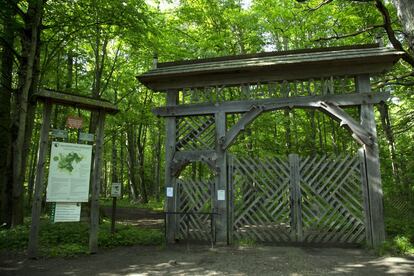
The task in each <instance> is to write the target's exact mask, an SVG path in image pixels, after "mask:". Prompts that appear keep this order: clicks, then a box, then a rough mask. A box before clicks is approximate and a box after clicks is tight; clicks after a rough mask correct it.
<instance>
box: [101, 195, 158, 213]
mask: <svg viewBox="0 0 414 276" xmlns="http://www.w3.org/2000/svg"><path fill="white" fill-rule="evenodd" d="M99 204H100V205H101V206H106V207H111V206H112V198H101V199H100V201H99ZM116 207H120V208H140V209H150V210H154V211H162V210H163V208H164V201H156V200H153V199H150V200H149V202H148V203H146V204H144V203H140V202H135V201H133V200H130V199H128V198H118V199H117V200H116Z"/></svg>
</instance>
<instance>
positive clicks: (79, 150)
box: [46, 142, 92, 202]
mask: <svg viewBox="0 0 414 276" xmlns="http://www.w3.org/2000/svg"><path fill="white" fill-rule="evenodd" d="M91 158H92V146H91V145H82V144H71V143H61V142H52V150H51V154H50V167H49V178H48V185H47V193H46V201H48V202H87V201H88V198H89V179H90V173H91Z"/></svg>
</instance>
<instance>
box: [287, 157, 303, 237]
mask: <svg viewBox="0 0 414 276" xmlns="http://www.w3.org/2000/svg"><path fill="white" fill-rule="evenodd" d="M289 166H290V189H291V190H290V191H291V198H292V201H293V202H292V207H293V208H292V210H291V212H292V227H293V228H294V229H295V231H296V233H295V234H296V237H295V240H296V241H298V242H301V241H302V240H303V230H302V206H301V199H302V196H301V190H300V171H299V156H298V155H297V154H289Z"/></svg>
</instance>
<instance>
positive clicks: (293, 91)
mask: <svg viewBox="0 0 414 276" xmlns="http://www.w3.org/2000/svg"><path fill="white" fill-rule="evenodd" d="M402 54H403V53H402V52H399V51H396V50H394V49H390V48H384V47H378V45H359V46H351V47H333V48H322V49H321V48H319V49H305V50H295V51H285V52H272V53H261V54H253V55H241V56H230V57H219V58H210V59H199V60H189V61H179V62H168V63H161V64H158V68H155V69H152V70H150V71H148V72H146V73H144V74H142V75H140V76H138V80H139V81H141V82H142V83H143V84H144V85H146V86H147V87H148V88H150V89H152V90H154V91H158V92H166V106H163V107H158V108H155V109H154V110H153V113H154V114H155V115H157V116H162V117H164V118H165V120H166V147H165V149H166V157H165V160H166V165H165V168H166V170H165V182H166V183H165V185H166V187H167V188H168V190H169V191H170V192H169V193H168V195H167V198H166V211H167V213H166V216H167V219H166V235H167V241H168V242H174V241H175V240H176V239H179V238H180V237H182V236H183V235H184V234H183V231H184V232H187V233H193V234H194V235H197V234H198V233H200V232H202V231H203V227H204V226H205V225H206V224H207V223H206V221H205V220H203V219H197V218H196V217H195V215H196V214H195V213H196V212H195V211H197V210H198V209H197V208H199V209H200V206H202V202H208V200H209V197H211V200H212V202H213V203H212V204H211V208H212V211H211V214H212V215H214V216H215V217H214V222H213V221H211V225H212V227H211V229H212V230H211V231H214V233H213V234H212V237H214V239H215V241H216V242H220V243H231V242H232V240H233V237H237V234H235V232H237V229H238V228H239V229H243V230H242V232H243V231H244V232H246V231H252V232H251V233H250V234H251V235H252V236H255V237H257V238H258V239H259V240H265V239H266V236H267V237H270V236H272V235H273V234H274V233H273V232H272V233H270V232H266V231H273V230H269V229H270V228H269V227H273V226H274V227H276V228H275V229H276V230H274V231H276V232H277V231H278V230H277V229H279V230H280V227H284V226H286V224H289V222H286V221H285V222H283V223H281V224H277V223H278V222H277V221H272V220H269V221H264V219H268V218H272V217H274V216H275V214H276V213H277V212H278V210H269V209H266V208H265V209H260V208H261V206H260V203H259V202H261V201H260V199H261V197H260V195H257V196H256V197H253V199H254V200H253V201H252V202H251V203H250V205H249V206H247V205H246V206H242V208H241V210H243V212H244V213H246V212H251V213H249V215H248V216H247V217H244V221H243V222H242V223H241V222H240V220H236V219H234V208H235V207H234V206H235V204H234V201H233V200H234V198H233V197H232V195H234V189H233V187H234V186H233V184H232V181H233V180H234V179H233V178H232V173H233V169H234V170H238V169H240V167H233V169H232V164H230V163H228V162H229V161H228V160H232V157H231V155H229V152H228V150H229V148H230V147H231V145H232V144H233V143H234V142H235V140H236V138H237V137H238V135H239V134H240V133H241V132H243V131H244V129H246V127H247V126H248V125H249V124H250V123H251V122H253V121H254V120H255V119H256V118H257V117H258V116H260V115H261V114H262V113H264V112H268V111H274V110H279V109H285V110H287V111H288V112H289V110H291V109H294V108H301V109H303V108H310V109H317V110H320V111H322V112H324V113H325V114H327V115H328V116H330V117H331V118H333V119H334V120H336V121H338V122H339V123H340V125H341V126H343V127H345V128H346V129H348V130H349V131H350V134H351V135H352V137H353V138H354V139H355V141H356V142H357V143H359V144H360V145H361V149H360V158H361V164H360V165H358V164H357V163H352V162H354V161H350V163H349V164H351V163H352V164H354V165H352V166H353V168H354V169H356V170H355V171H354V173H355V172H357V174H356V175H357V176H354V177H356V179H358V178H359V180H360V182H359V184H360V185H359V184H358V183H357V182H355V181H354V179H352V180H351V182H353V185H354V186H355V187H357V188H358V187H359V188H360V190H361V189H362V191H361V193H362V194H361V195H360V197H359V199H356V198H357V197H353V199H352V200H353V201H352V203H349V202H348V203H344V205H343V206H347V205H352V206H353V207H355V206H356V209H358V208H360V209H361V210H360V211H361V214H360V217H358V216H354V215H353V214H351V213H349V212H348V211H347V210H345V209H346V208H348V207H346V208H345V207H344V208H345V209H344V211H343V213H340V214H339V213H338V214H334V213H335V212H337V211H338V210H337V209H335V210H333V209H332V210H330V209H329V208H330V207H329V208H328V207H327V208H328V209H326V210H325V212H326V214H328V213H329V214H331V213H332V216H334V217H335V218H336V217H343V216H344V213H347V218H346V219H344V221H343V222H342V225H335V223H337V221H329V223H328V224H326V225H324V226H323V227H325V229H323V230H321V232H320V233H318V235H319V236H320V237H322V238H321V239H320V240H321V241H322V242H323V241H325V240H329V239H331V238H332V237H336V241H338V242H339V243H341V242H344V241H349V242H352V241H354V242H355V241H356V242H361V239H366V242H367V243H368V244H369V245H371V246H373V247H378V246H380V245H381V243H382V242H383V241H384V239H385V230H384V220H383V203H382V188H381V174H380V164H379V151H378V142H377V133H376V123H375V115H374V105H375V104H378V103H381V102H385V101H387V100H388V98H389V97H390V94H389V93H385V92H381V93H379V92H372V91H371V85H370V77H371V76H372V75H374V74H378V73H382V72H384V71H386V70H389V69H390V68H391V67H392V66H393V64H394V63H395V62H397V61H398V59H399V58H400V57H401V55H402ZM348 107H358V108H359V110H360V118H359V120H357V119H356V118H354V117H352V116H351V115H350V114H349V113H347V111H346V110H345V109H346V108H348ZM229 114H238V116H237V117H236V116H232V118H233V119H232V122H233V124H232V125H231V126H230V125H228V124H227V123H228V119H227V115H229ZM234 118H238V119H237V121H235V122H234ZM291 157H292V158H291ZM299 159H300V158H299V157H298V156H296V155H295V154H293V155H289V160H290V161H289V164H290V165H287V166H288V167H289V170H286V171H289V173H286V175H288V178H289V179H287V180H286V181H285V182H286V183H291V184H292V183H293V184H292V185H291V188H292V187H295V188H294V189H293V188H292V189H291V193H292V195H291V196H290V197H288V196H286V198H290V200H291V199H295V198H296V200H295V201H294V202H293V203H292V202H291V203H290V204H288V203H286V204H285V205H286V206H285V207H286V208H288V209H289V208H293V209H295V210H296V211H295V212H291V215H292V217H290V220H289V221H290V222H294V224H292V225H290V226H289V227H290V228H289V229H296V230H295V231H297V232H296V233H293V234H292V237H294V238H293V240H294V241H296V242H297V241H299V242H303V241H305V240H306V237H305V234H303V233H305V232H306V231H305V230H306V229H302V226H303V225H305V224H303V221H302V218H301V214H300V212H301V211H300V210H301V208H302V206H301V204H302V201H301V188H300V187H301V185H302V184H303V183H305V184H306V183H307V182H306V181H307V180H303V179H302V177H304V176H303V175H302V172H301V171H300V168H301V167H302V165H301V164H299ZM308 159H309V158H308ZM308 159H301V160H308ZM233 160H238V159H237V158H235V159H233ZM240 160H244V161H243V162H244V163H243V164H244V165H243V166H245V168H248V169H249V170H252V168H254V167H255V166H256V167H257V166H259V164H261V163H260V162H258V161H257V160H256V159H254V158H251V159H250V160H248V159H240ZM309 160H310V159H309ZM315 160H316V159H315ZM338 160H339V159H338ZM348 161H349V160H348ZM191 162H204V163H206V164H207V165H208V166H209V167H210V168H211V170H212V171H213V172H214V175H215V182H214V185H210V184H208V183H209V182H208V181H205V182H200V181H199V180H197V181H198V182H197V183H198V185H196V184H194V183H196V182H194V180H191V181H190V182H189V183H190V184H191V185H188V186H187V187H186V188H183V187H184V186H185V185H186V184H185V182H183V181H182V179H181V178H180V177H181V176H180V173H181V171H182V170H183V168H184V167H185V166H186V165H187V164H189V163H191ZM321 162H322V161H321ZM344 162H345V161H344ZM328 163H329V162H325V163H324V164H323V165H321V166H320V167H318V166H316V167H315V170H314V171H318V170H320V171H321V172H322V171H324V169H323V168H326V166H328ZM318 164H319V165H320V164H322V163H318ZM338 164H343V163H338ZM266 166H267V167H266V171H264V172H263V175H261V176H260V177H259V176H258V177H254V178H255V179H254V180H252V181H253V182H256V180H257V183H260V181H261V180H263V181H265V180H264V179H265V178H267V180H269V179H270V178H272V175H271V171H272V170H273V169H274V170H276V171H278V172H279V171H280V170H279V169H280V168H272V166H270V165H269V164H267V165H266ZM341 166H342V165H341ZM257 168H258V170H259V169H260V168H259V167H257ZM340 171H341V170H340V169H338V170H335V171H334V172H333V174H337V173H338V172H340ZM344 172H345V173H347V175H348V176H349V175H350V174H351V173H352V170H346V169H343V170H342V173H344ZM324 173H326V170H325V172H324ZM266 174H268V175H266ZM358 174H360V177H359V175H358ZM333 177H334V176H333V175H332V176H330V177H326V178H325V180H326V182H330V183H331V184H330V185H333V186H335V185H336V183H334V181H331V180H332V179H333ZM258 178H263V179H258ZM334 178H335V179H341V182H340V183H339V184H338V185H337V186H336V188H335V191H338V189H340V186H341V185H343V183H344V182H346V181H347V180H346V179H347V178H346V177H345V178H344V177H343V175H339V176H335V177H334ZM237 179H238V181H239V180H240V179H243V177H242V178H237ZM314 179H319V178H318V177H315V178H314ZM270 182H271V183H273V184H272V185H274V184H275V182H276V180H274V179H272V180H271V181H270ZM270 182H269V183H270ZM285 182H284V183H285ZM257 183H256V184H257ZM295 183H296V184H295ZM301 183H302V184H301ZM355 183H356V184H357V185H355ZM248 184H249V183H245V184H244V186H243V187H244V188H243V189H242V191H245V187H247V186H246V185H248ZM250 184H251V183H250ZM209 185H210V186H209ZM272 185H268V187H270V186H272ZM201 186H202V187H204V188H203V189H204V190H205V191H208V190H209V189H210V190H211V191H209V192H206V193H205V195H204V198H197V199H196V198H195V197H199V196H200V189H201V188H200V187H201ZM209 187H210V188H209ZM359 188H358V189H359ZM179 189H181V190H179ZM197 189H198V190H197ZM178 190H179V191H178ZM322 190H323V189H322V188H320V189H319V188H318V191H315V193H316V194H317V195H318V196H321V198H322V197H323V196H324V195H329V199H327V202H326V206H329V203H328V202H329V201H332V200H333V201H335V203H334V205H335V206H337V204H342V203H341V202H340V200H339V199H337V198H333V196H331V194H330V193H322V194H318V192H319V193H320V192H321V191H322ZM171 191H173V193H171ZM276 192H277V191H273V190H272V191H271V192H270V193H276ZM245 196H247V195H242V196H241V198H246V197H245ZM275 196H280V195H276V194H275ZM193 197H194V198H193ZM271 198H273V197H271ZM275 198H276V197H275ZM279 198H280V197H279ZM190 199H192V200H190ZM263 204H264V203H263ZM266 204H267V203H266ZM273 205H274V202H273V203H272V202H269V203H268V207H269V206H273ZM276 205H278V206H282V205H283V203H282V202H279V203H278V204H276ZM292 206H293V207H292ZM320 206H322V205H320ZM324 206H325V205H324ZM326 206H325V207H326ZM325 207H324V208H325ZM269 208H270V207H269ZM362 209H363V210H362ZM183 210H184V213H183ZM194 210H195V211H194ZM298 210H299V211H298ZM255 212H256V213H255ZM260 212H261V213H260ZM362 213H364V214H362ZM200 214H201V213H200ZM246 214H247V213H246ZM308 215H309V214H308ZM189 216H191V218H189ZM361 217H362V218H363V219H361ZM254 218H256V220H255V219H254ZM311 218H312V217H311ZM314 220H315V221H319V222H321V218H318V219H317V218H316V217H315V219H314ZM252 221H254V223H256V224H253V223H251V222H252ZM356 221H359V222H358V223H357V222H356ZM319 222H318V223H319ZM249 223H250V224H249ZM321 225H322V224H321ZM321 225H317V226H318V227H320V226H321ZM333 225H335V227H333ZM307 226H308V227H309V225H307ZM313 226H315V225H313ZM313 226H311V227H313ZM277 227H279V228H277ZM315 227H316V226H315ZM348 227H349V228H348ZM190 228H191V229H190ZM189 229H190V230H189ZM235 229H236V230H235ZM266 229H268V230H266ZM335 229H336V230H335ZM338 229H340V230H338ZM347 229H348V230H347ZM356 229H358V230H356ZM302 230H304V231H305V232H304V231H302ZM289 231H290V230H289ZM312 231H313V230H312ZM324 231H325V232H324ZM329 231H330V232H329ZM335 231H340V232H335ZM341 231H342V232H341ZM361 233H363V234H362V235H360V234H361ZM239 236H240V235H239ZM349 237H352V238H349Z"/></svg>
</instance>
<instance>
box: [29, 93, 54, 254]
mask: <svg viewBox="0 0 414 276" xmlns="http://www.w3.org/2000/svg"><path fill="white" fill-rule="evenodd" d="M51 112H52V105H51V104H50V102H49V101H45V102H44V104H43V115H42V128H41V130H40V139H39V151H38V157H37V166H36V179H35V183H34V185H35V186H34V188H35V190H34V197H33V203H32V223H31V225H30V235H29V246H28V255H29V258H36V257H37V255H38V242H39V228H40V213H41V210H42V196H43V190H44V189H43V183H44V172H45V165H46V154H47V150H48V148H49V143H48V142H49V128H50V114H51Z"/></svg>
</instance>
